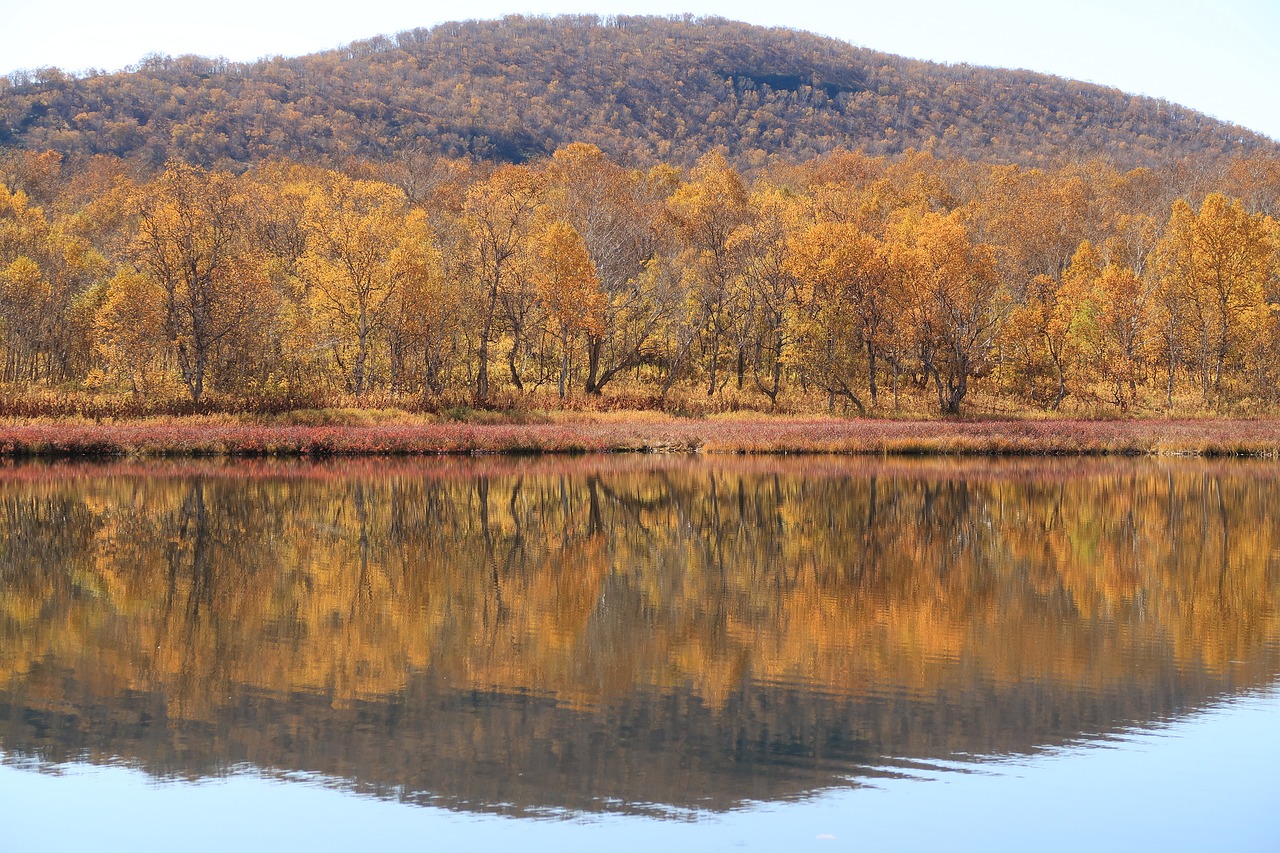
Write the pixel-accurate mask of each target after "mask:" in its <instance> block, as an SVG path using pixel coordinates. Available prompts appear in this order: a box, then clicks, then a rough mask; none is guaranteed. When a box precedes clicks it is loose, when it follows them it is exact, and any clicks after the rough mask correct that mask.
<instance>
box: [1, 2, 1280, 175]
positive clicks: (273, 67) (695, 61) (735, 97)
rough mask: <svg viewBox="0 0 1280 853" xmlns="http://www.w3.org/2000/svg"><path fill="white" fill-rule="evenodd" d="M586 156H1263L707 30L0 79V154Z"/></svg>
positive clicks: (475, 25) (922, 71) (1107, 92)
mask: <svg viewBox="0 0 1280 853" xmlns="http://www.w3.org/2000/svg"><path fill="white" fill-rule="evenodd" d="M571 141H585V142H591V143H594V144H596V145H598V146H599V147H600V148H602V149H603V150H604V151H605V152H606V153H608V154H610V155H612V156H613V157H614V158H617V159H620V160H622V161H624V162H632V163H646V162H654V161H658V160H663V161H667V162H674V163H684V164H689V163H692V162H693V160H695V159H696V158H697V157H698V156H699V155H700V154H701V153H704V152H705V151H707V150H709V149H711V148H712V147H715V146H724V147H725V148H726V149H727V151H728V153H729V156H730V158H731V159H732V160H734V161H735V162H737V163H738V164H739V165H740V166H748V167H749V166H752V165H756V164H758V163H761V162H763V161H765V160H766V159H768V158H769V157H770V156H774V155H776V156H781V157H784V158H786V159H803V158H807V157H810V156H812V155H815V154H819V153H822V152H826V151H829V150H832V149H834V148H837V147H846V148H855V149H856V148H863V149H865V150H866V151H867V152H868V153H872V154H881V153H885V154H892V153H896V152H900V151H903V150H906V149H908V148H915V149H923V150H932V151H933V152H934V153H936V154H938V155H940V156H962V157H967V158H971V159H979V160H988V161H1011V162H1018V163H1023V164H1028V165H1030V164H1043V163H1049V162H1053V161H1057V160H1060V159H1061V158H1063V157H1073V158H1076V157H1086V158H1088V157H1095V156H1098V155H1105V156H1106V157H1108V158H1110V159H1112V160H1113V161H1114V162H1115V163H1116V165H1118V166H1123V167H1127V166H1136V165H1153V164H1158V163H1167V162H1170V161H1171V160H1175V159H1179V158H1183V157H1186V156H1188V155H1199V156H1201V157H1207V158H1209V159H1211V160H1213V159H1218V158H1220V157H1231V156H1235V155H1238V154H1245V153H1250V152H1253V151H1257V150H1260V149H1272V150H1275V149H1276V148H1277V145H1276V143H1275V142H1273V141H1271V140H1268V139H1266V138H1265V137H1262V136H1259V135H1257V134H1254V133H1252V132H1250V131H1247V130H1244V129H1242V128H1239V127H1235V126H1232V125H1228V124H1224V123H1222V122H1219V121H1216V120H1214V119H1211V118H1209V117H1207V116H1205V115H1202V114H1200V113H1196V112H1193V111H1191V110H1188V109H1185V108H1182V107H1178V106H1175V105H1172V104H1169V103H1167V102H1164V101H1158V100H1154V99H1150V98H1143V97H1136V96H1132V95H1128V94H1125V93H1122V92H1120V91H1118V90H1116V89H1110V88H1104V87H1101V86H1095V85H1091V84H1086V83H1081V82H1076V81H1072V80H1065V79H1061V78H1057V77H1050V76H1046V75H1042V74H1034V73H1030V72H1025V71H1006V70H997V69H991V68H979V67H973V66H967V65H959V66H945V65H938V64H934V63H928V62H920V61H915V60H909V59H904V58H902V57H897V56H892V55H889V54H884V53H877V52H875V51H871V50H867V49H863V48H858V47H853V46H851V45H849V44H846V43H844V42H840V41H837V40H834V39H829V38H823V37H819V36H816V35H812V34H809V33H803V32H796V31H792V30H786V29H764V28H760V27H754V26H749V25H747V24H741V23H735V22H731V21H727V20H723V19H718V18H705V19H694V18H687V17H686V18H682V19H668V18H651V17H618V18H609V19H600V18H596V17H591V16H585V17H583V16H574V17H558V18H549V19H548V18H535V17H508V18H504V19H502V20H499V21H470V22H466V23H450V24H442V25H440V26H437V27H434V28H432V29H417V30H412V31H409V32H403V33H400V34H398V35H396V36H393V37H389V38H388V37H379V38H375V39H371V40H368V41H362V42H356V43H353V44H351V45H349V46H347V47H345V48H341V49H338V50H333V51H328V52H325V53H318V54H314V55H310V56H304V57H299V58H292V59H286V58H276V59H271V60H264V61H260V62H256V63H251V64H232V63H228V62H226V61H223V60H210V59H204V58H199V57H192V56H185V57H179V58H169V57H159V56H153V57H150V58H148V59H146V60H144V61H143V62H142V63H141V64H140V65H138V66H137V67H136V68H134V69H132V70H130V71H127V72H122V73H115V74H90V75H86V76H83V77H75V76H71V75H68V74H64V73H62V72H59V71H57V70H52V69H45V70H42V71H38V72H32V73H29V74H15V75H12V76H11V77H10V78H9V79H8V80H7V81H6V82H0V145H3V146H17V147H22V148H26V149H29V150H45V149H53V150H57V151H60V152H62V153H64V154H96V153H104V154H114V155H118V156H122V157H128V158H133V159H140V160H144V161H150V162H154V163H160V162H163V161H165V160H168V159H170V158H175V157H177V158H182V159H185V160H188V161H190V162H193V163H199V164H205V165H213V164H225V163H227V161H233V162H253V161H259V160H262V159H265V158H271V157H280V156H284V157H290V158H295V159H304V160H314V161H319V162H326V163H337V162H340V161H342V160H344V159H345V158H348V157H353V156H354V157H360V158H368V159H383V158H390V157H393V156H395V154H396V153H397V152H398V151H402V150H405V149H415V150H423V151H426V152H428V153H443V154H449V155H461V154H471V155H475V156H478V157H481V158H494V159H500V160H508V161H522V160H526V159H529V158H533V157H538V156H541V155H546V154H550V153H551V152H552V151H554V150H555V149H556V148H557V147H559V146H561V145H563V144H565V143H568V142H571Z"/></svg>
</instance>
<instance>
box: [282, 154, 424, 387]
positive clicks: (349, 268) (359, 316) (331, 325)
mask: <svg viewBox="0 0 1280 853" xmlns="http://www.w3.org/2000/svg"><path fill="white" fill-rule="evenodd" d="M304 227H305V231H306V235H307V237H306V250H305V251H304V253H303V255H302V257H301V258H300V259H299V267H300V269H301V270H302V274H303V276H304V278H305V279H306V281H307V282H308V284H309V285H310V286H311V288H312V305H313V306H314V308H315V310H316V312H317V314H318V315H319V316H320V317H321V318H323V320H324V323H325V329H326V330H327V331H326V334H328V335H330V337H329V338H328V339H327V341H325V342H324V345H326V346H328V347H330V349H331V351H332V353H333V356H334V358H335V360H336V361H337V363H338V365H339V367H340V368H341V369H342V370H343V373H344V374H345V375H346V384H347V388H348V390H350V391H351V392H352V393H353V394H357V395H359V394H363V393H364V392H365V391H366V390H368V389H369V387H370V385H371V383H372V378H373V365H372V363H371V362H372V359H373V356H374V344H375V341H376V340H377V337H378V336H379V335H380V334H383V333H385V332H386V331H387V328H388V324H389V323H390V321H391V319H392V318H393V317H394V316H395V315H396V311H397V307H398V300H400V299H401V298H402V297H403V295H404V292H405V290H406V288H407V287H408V283H409V282H410V281H412V280H414V279H416V278H420V277H423V276H430V275H431V274H432V271H433V269H434V267H433V257H432V255H431V243H430V234H429V232H428V229H427V225H426V216H425V214H424V213H423V212H422V211H420V210H410V209H409V208H408V205H407V202H406V200H405V198H404V194H403V193H402V192H400V190H398V189H396V188H395V187H392V186H391V185H389V184H382V183H377V182H373V181H355V180H351V179H350V178H347V177H345V176H342V175H338V174H333V175H331V176H329V178H328V180H326V181H325V182H324V183H322V184H320V185H318V186H317V187H316V188H315V190H314V192H313V195H312V197H311V199H310V200H309V202H308V205H307V216H306V220H305V223H304Z"/></svg>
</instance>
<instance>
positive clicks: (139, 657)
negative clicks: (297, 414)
mask: <svg viewBox="0 0 1280 853" xmlns="http://www.w3.org/2000/svg"><path fill="white" fill-rule="evenodd" d="M144 470H149V471H150V472H151V473H152V474H153V475H154V476H143V471H139V470H134V469H128V468H120V467H108V468H80V467H73V466H67V467H55V468H51V469H43V468H18V469H12V470H10V471H7V472H5V473H4V474H3V477H2V478H0V542H3V545H2V546H0V547H3V549H4V553H3V555H0V556H2V559H0V746H3V748H4V749H6V750H8V751H10V752H17V753H21V754H28V755H36V756H39V757H40V758H42V759H44V760H48V761H63V760H68V759H72V758H81V757H86V756H87V757H89V758H91V759H92V758H106V757H109V756H112V755H120V756H123V757H125V758H126V759H127V760H131V761H136V762H138V763H140V764H141V765H142V766H144V767H146V768H147V769H149V770H151V771H152V772H156V773H162V774H178V775H185V774H210V773H218V772H222V771H224V770H225V769H226V768H228V767H231V766H234V765H236V764H238V763H243V762H249V763H251V764H253V765H256V766H259V767H263V768H270V769H274V770H279V771H291V770H302V771H314V772H319V773H323V774H326V775H329V776H333V777H337V778H341V779H345V780H348V782H349V783H350V784H353V785H355V786H356V787H358V788H361V789H365V790H370V791H375V792H378V793H383V794H389V795H396V796H404V797H406V798H409V799H414V800H417V799H422V800H433V801H438V802H443V803H445V804H450V805H458V806H462V807H466V808H484V809H502V810H509V811H513V812H523V811H526V810H529V809H537V808H540V807H552V808H572V809H598V808H608V807H613V808H622V807H625V808H633V807H637V805H638V804H657V805H658V806H664V805H670V806H676V807H711V808H725V807H729V806H731V805H733V804H734V803H736V802H740V801H742V800H744V799H758V798H778V797H786V796H794V795H796V794H799V793H801V792H804V791H807V790H812V789H814V788H817V787H821V786H824V785H828V784H831V783H832V782H833V781H834V779H835V777H836V776H837V775H845V774H853V775H862V774H865V773H868V772H872V771H871V769H870V768H872V767H879V766H883V765H886V764H892V763H893V762H892V761H890V760H889V759H888V758H887V757H889V756H892V757H893V758H894V759H895V760H901V759H905V760H909V761H910V760H920V761H930V760H938V759H946V758H949V757H951V756H953V755H955V754H957V753H969V754H975V753H976V754H986V753H1001V752H1015V751H1024V750H1030V749H1034V748H1036V747H1037V746H1042V745H1049V744H1054V743H1059V742H1061V741H1063V740H1065V739H1069V738H1073V737H1077V736H1079V735H1081V734H1095V733H1101V732H1106V731H1111V730H1114V729H1116V728H1117V727H1119V726H1123V725H1127V724H1134V723H1136V724H1142V723H1146V722H1149V721H1152V720H1154V719H1158V718H1160V717H1162V716H1164V715H1167V714H1170V713H1176V712H1179V711H1181V710H1185V709H1187V708H1189V707H1193V706H1196V705H1198V704H1201V703H1203V702H1205V701H1208V700H1210V699H1212V698H1213V697H1216V696H1218V695H1221V694H1223V693H1229V692H1232V691H1236V690H1240V689H1245V688H1248V687H1251V686H1257V685H1261V684H1264V683H1268V682H1269V681H1271V680H1273V679H1274V678H1275V676H1276V673H1277V670H1280V651H1278V647H1277V637H1280V618H1278V616H1280V608H1278V607H1277V605H1278V604H1280V567H1278V565H1277V558H1276V557H1275V556H1274V555H1276V554H1280V531H1277V530H1276V529H1275V527H1274V525H1272V524H1270V523H1269V517H1268V507H1269V506H1272V505H1275V504H1276V502H1277V499H1280V479H1277V478H1276V477H1275V474H1274V473H1273V472H1271V470H1270V469H1269V468H1263V467H1261V466H1257V467H1250V466H1233V465H1207V464H1201V463H1197V464H1187V465H1156V464H1150V463H1142V464H1130V463H1125V462H1107V461H1101V462H1073V463H1070V464H1067V465H1049V464H1047V463H1046V464H1040V463H1031V462H1016V463H1011V464H1009V465H1007V466H1001V467H999V468H992V467H989V466H983V465H979V464H974V463H969V464H964V465H949V464H944V463H922V464H909V463H905V462H898V463H884V464H881V463H876V462H872V461H867V460H808V461H804V462H799V463H789V462H786V461H779V460H750V459H748V460H721V461H714V462H712V461H703V460H697V459H693V460H683V459H673V460H660V461H653V460H649V459H639V458H625V459H598V458H595V459H585V460H578V461H566V460H548V461H543V460H537V461H520V460H496V461H493V462H467V461H460V460H453V461H445V462H440V463H435V462H409V463H386V464H380V463H373V462H363V463H357V464H354V465H350V466H342V465H335V466H322V467H308V466H303V465H264V466H237V467H226V468H224V467H221V466H217V465H198V464H183V465H179V466H175V467H160V468H155V469H144ZM607 799H612V800H613V801H614V802H613V803H612V805H610V804H609V803H608V802H606V800H607Z"/></svg>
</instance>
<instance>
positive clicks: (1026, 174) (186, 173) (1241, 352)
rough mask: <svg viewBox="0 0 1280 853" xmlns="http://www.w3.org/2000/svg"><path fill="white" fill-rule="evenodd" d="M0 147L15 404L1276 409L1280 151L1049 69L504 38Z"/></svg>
mask: <svg viewBox="0 0 1280 853" xmlns="http://www.w3.org/2000/svg"><path fill="white" fill-rule="evenodd" d="M0 145H2V146H3V147H0V380H2V381H3V386H2V388H3V390H0V413H8V414H14V413H22V412H38V411H40V410H41V409H42V407H43V408H45V409H56V408H57V407H58V406H59V405H61V404H62V403H65V401H67V400H73V401H78V402H76V403H75V406H76V407H78V408H79V409H80V410H90V409H92V410H93V411H95V412H108V413H110V412H117V413H121V414H127V413H130V412H137V411H143V410H148V411H150V410H153V409H155V408H156V407H159V408H161V409H163V408H165V407H168V408H169V409H170V410H177V409H184V410H207V409H210V408H219V409H229V410H239V409H248V410H256V409H263V408H279V407H311V406H325V405H332V404H335V402H336V401H341V402H345V403H350V402H353V401H354V402H355V403H356V404H359V405H375V404H376V405H382V404H394V405H399V406H403V407H409V408H422V409H440V408H443V407H448V406H456V405H461V404H466V405H484V406H495V405H496V406H510V405H522V404H525V403H527V402H529V401H530V400H534V399H537V400H541V401H544V402H548V403H550V404H558V405H566V406H577V405H591V406H596V405H625V406H642V407H666V408H674V409H689V410H698V411H705V410H711V409H724V408H740V407H748V408H761V409H766V408H767V409H777V410H788V411H799V410H812V409H819V408H821V409H835V410H840V411H847V412H850V413H876V412H878V413H885V414H888V413H895V412H898V413H907V414H923V413H926V412H932V413H941V414H945V415H956V414H963V413H966V412H968V411H971V410H972V407H973V405H974V404H973V401H974V399H976V398H977V397H979V396H980V397H981V398H982V399H983V401H984V403H983V405H984V406H987V407H988V408H992V409H999V410H1002V411H1018V410H1068V411H1073V412H1075V413H1090V414H1117V413H1127V412H1147V413H1156V412H1159V413H1165V412H1174V413H1179V414H1200V413H1208V412H1229V413H1233V414H1254V413H1270V412H1274V411H1275V409H1276V407H1277V405H1280V227H1278V226H1277V222H1276V219H1277V217H1278V216H1280V146H1277V145H1276V144H1275V143H1273V142H1270V141H1268V140H1266V139H1263V138H1262V137H1258V136H1256V135H1253V134H1250V133H1248V132H1247V131H1244V130H1241V129H1240V128H1233V127H1230V126H1227V125H1224V124H1222V123H1219V122H1215V121H1213V120H1211V119H1208V118H1206V117H1204V116H1199V115H1197V114H1194V113H1191V112H1189V111H1186V110H1183V109H1181V108H1178V107H1174V106H1171V105H1169V104H1164V103H1160V102H1155V101H1151V100H1149V99H1142V98H1136V97H1130V96H1127V95H1122V94H1121V93H1119V92H1116V91H1114V90H1108V89H1102V88H1099V87H1095V86H1088V85H1085V84H1081V83H1075V82H1071V81H1065V80H1059V79H1056V78H1049V77H1045V76H1042V75H1034V74H1029V73H1024V72H1006V71H996V70H991V69H978V68H970V67H943V66H937V65H931V64H928V63H921V62H913V61H907V60H903V59H900V58H895V57H890V56H886V55H882V54H875V53H872V52H870V51H866V50H862V49H857V48H853V47H850V46H848V45H845V44H842V43H840V42H835V41H832V40H828V39H822V38H818V37H816V36H811V35H807V34H803V33H796V32H790V31H784V30H761V29H758V28H753V27H748V26H746V25H741V24H734V23H730V22H727V21H721V20H715V19H712V20H701V21H699V20H667V19H649V18H618V19H609V20H597V19H595V18H576V17H575V18H557V19H550V20H547V19H526V18H509V19H504V20H503V21H500V22H490V23H475V22H472V23H466V24H454V25H443V26H441V27H437V28H435V29H433V30H429V31H428V30H417V31H413V32H409V33H402V34H400V35H398V36H396V37H395V38H391V39H377V40H373V41H370V42H364V43H357V44H354V45H351V46H350V47H348V48H346V49H343V50H339V51H333V52H329V53H324V54H318V55H314V56H310V57H303V58H299V59H288V60H285V59H276V60H270V61H264V62H260V63H256V64H254V65H248V66H245V65H231V64H227V63H224V62H218V61H211V60H204V59H199V58H194V57H183V58H178V59H170V58H166V57H153V58H150V59H148V60H146V61H145V62H143V63H142V64H141V65H140V66H139V67H138V68H137V69H134V70H132V71H129V72H126V73H120V74H111V75H107V74H90V75H87V76H84V77H71V76H69V75H65V74H62V73H60V72H57V71H55V70H49V69H45V70H42V71H38V72H32V73H30V74H26V75H15V76H14V77H13V78H12V79H10V80H9V81H8V83H7V84H0ZM60 401H61V402H60ZM184 407H185V408H184Z"/></svg>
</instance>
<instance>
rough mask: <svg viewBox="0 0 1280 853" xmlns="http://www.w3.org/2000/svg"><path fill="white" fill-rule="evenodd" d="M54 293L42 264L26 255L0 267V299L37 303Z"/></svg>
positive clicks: (18, 302) (12, 301) (7, 301)
mask: <svg viewBox="0 0 1280 853" xmlns="http://www.w3.org/2000/svg"><path fill="white" fill-rule="evenodd" d="M52 293H53V288H52V287H51V286H50V284H49V282H48V281H47V280H46V279H45V277H44V274H43V273H42V272H41V271H40V265H39V264H37V263H36V262H35V261H33V260H31V259H30V258H28V257H26V256H25V255H20V256H19V257H18V258H17V259H16V260H14V261H13V263H11V264H9V266H7V267H5V268H4V269H0V300H3V301H4V302H5V303H11V304H12V303H17V304H20V305H21V304H30V303H35V302H37V301H40V300H44V299H47V298H48V297H49V296H50V295H51V294H52Z"/></svg>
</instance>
